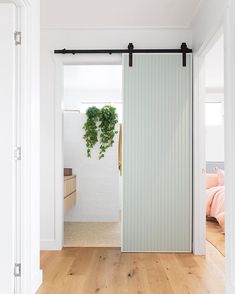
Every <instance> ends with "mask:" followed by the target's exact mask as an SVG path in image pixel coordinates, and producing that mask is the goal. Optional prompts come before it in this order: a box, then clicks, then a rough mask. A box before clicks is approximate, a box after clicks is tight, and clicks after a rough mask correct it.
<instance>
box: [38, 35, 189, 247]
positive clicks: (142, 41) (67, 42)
mask: <svg viewBox="0 0 235 294" xmlns="http://www.w3.org/2000/svg"><path fill="white" fill-rule="evenodd" d="M129 42H133V43H134V45H135V46H136V48H144V47H146V48H151V47H152V48H179V47H180V45H181V43H182V42H187V44H188V46H189V47H190V46H191V44H192V40H191V31H190V30H176V29H175V30H164V29H160V30H153V29H149V30H147V29H143V30H137V29H133V30H131V29H126V30H122V29H114V30H112V29H100V30H99V29H98V30H81V29H78V30H77V29H71V30H62V29H61V30H59V29H51V30H50V29H48V30H46V29H42V30H41V248H43V249H48V248H51V249H52V248H56V245H55V244H56V236H55V201H56V195H55V184H54V181H55V178H54V176H55V169H54V165H55V152H54V151H55V139H54V135H55V133H54V132H55V125H54V120H55V104H54V103H55V62H54V54H53V50H54V49H60V48H64V47H66V48H126V47H127V45H128V43H129ZM71 58H73V57H71ZM74 58H75V57H74ZM81 58H82V57H81ZM84 58H85V57H84ZM95 58H97V57H95ZM106 58H107V60H108V59H109V58H113V57H112V56H109V55H107V56H106Z"/></svg>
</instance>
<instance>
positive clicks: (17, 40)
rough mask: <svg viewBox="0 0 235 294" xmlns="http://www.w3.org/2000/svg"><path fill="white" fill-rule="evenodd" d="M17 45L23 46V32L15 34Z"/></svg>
mask: <svg viewBox="0 0 235 294" xmlns="http://www.w3.org/2000/svg"><path fill="white" fill-rule="evenodd" d="M14 39H15V45H16V46H17V45H21V32H15V33H14Z"/></svg>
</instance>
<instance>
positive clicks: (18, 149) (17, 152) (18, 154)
mask: <svg viewBox="0 0 235 294" xmlns="http://www.w3.org/2000/svg"><path fill="white" fill-rule="evenodd" d="M15 160H21V147H16V148H15Z"/></svg>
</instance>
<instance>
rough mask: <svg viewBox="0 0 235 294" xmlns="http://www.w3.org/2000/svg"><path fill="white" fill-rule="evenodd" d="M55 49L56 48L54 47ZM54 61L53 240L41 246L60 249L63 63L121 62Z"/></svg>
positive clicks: (96, 58) (90, 58) (103, 59)
mask: <svg viewBox="0 0 235 294" xmlns="http://www.w3.org/2000/svg"><path fill="white" fill-rule="evenodd" d="M55 49H56V48H55ZM54 62H55V103H54V106H55V108H54V109H55V126H54V127H55V153H54V154H55V158H54V164H55V165H54V170H55V179H54V189H55V232H54V240H48V241H43V243H41V246H42V248H47V249H48V248H50V249H51V250H61V249H62V248H63V245H64V175H63V169H64V155H63V111H62V101H63V97H64V86H63V85H64V68H63V67H64V65H82V64H84V65H87V64H92V65H94V64H97V65H98V64H100V65H105V64H122V58H121V55H120V57H119V56H118V55H112V56H110V55H106V54H104V55H95V54H94V55H92V54H89V55H83V56H81V55H76V56H73V55H72V56H70V55H54Z"/></svg>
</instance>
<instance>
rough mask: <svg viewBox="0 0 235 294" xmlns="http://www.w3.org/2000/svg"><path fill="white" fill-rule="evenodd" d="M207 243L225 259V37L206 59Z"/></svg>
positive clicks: (214, 46) (216, 44) (222, 37)
mask: <svg viewBox="0 0 235 294" xmlns="http://www.w3.org/2000/svg"><path fill="white" fill-rule="evenodd" d="M205 147H206V151H205V154H206V239H207V241H209V242H210V243H211V244H212V245H213V246H214V247H215V248H216V249H217V250H218V251H219V252H220V253H221V254H222V255H223V256H225V215H226V214H225V192H224V36H223V35H221V36H220V37H219V38H218V40H217V41H216V42H215V44H214V45H213V47H212V48H211V49H210V51H209V52H208V53H207V55H206V56H205Z"/></svg>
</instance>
